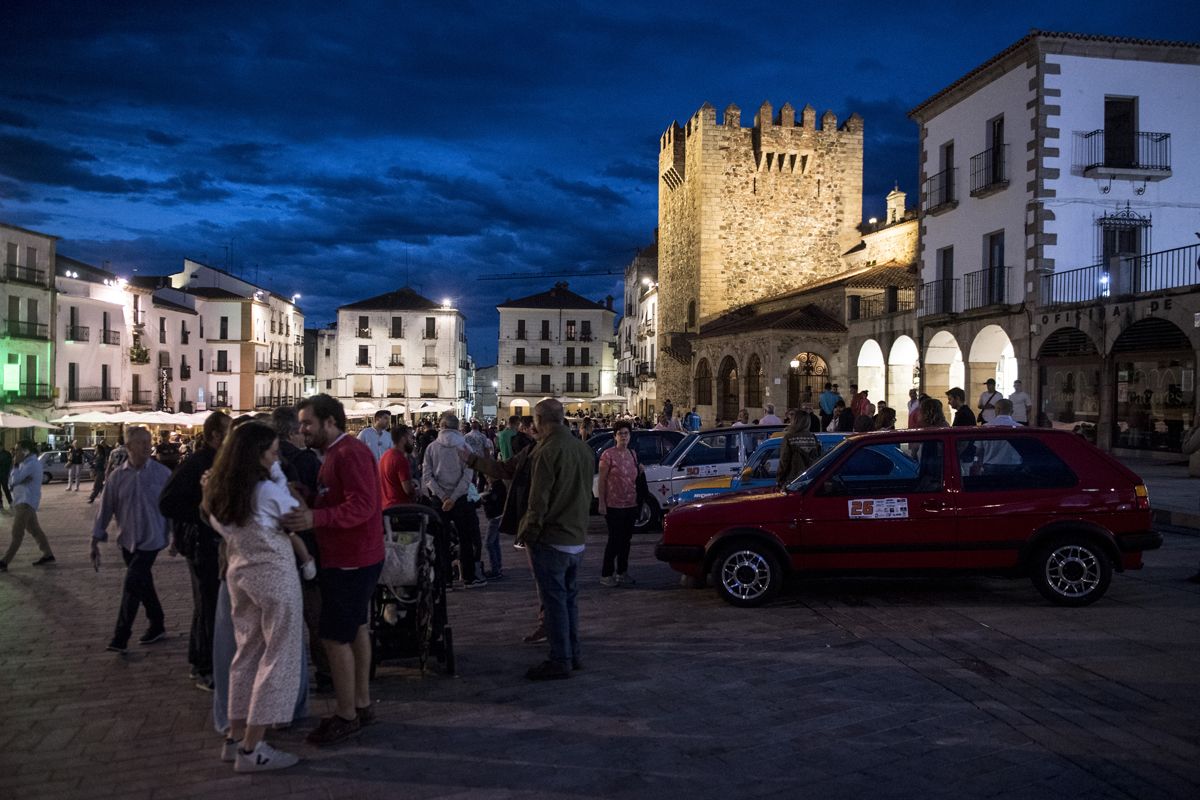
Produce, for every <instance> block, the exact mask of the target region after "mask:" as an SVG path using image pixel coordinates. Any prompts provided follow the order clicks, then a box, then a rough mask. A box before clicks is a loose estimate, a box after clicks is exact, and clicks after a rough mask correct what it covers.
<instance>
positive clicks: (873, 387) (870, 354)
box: [858, 339, 887, 403]
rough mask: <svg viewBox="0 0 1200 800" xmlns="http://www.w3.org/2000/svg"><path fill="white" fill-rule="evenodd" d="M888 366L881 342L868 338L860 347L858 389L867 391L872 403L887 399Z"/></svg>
mask: <svg viewBox="0 0 1200 800" xmlns="http://www.w3.org/2000/svg"><path fill="white" fill-rule="evenodd" d="M885 372H886V366H885V364H884V361H883V349H882V348H881V347H880V346H879V342H877V341H875V340H874V339H867V340H866V341H865V342H863V343H862V347H860V348H859V349H858V390H859V391H860V392H862V391H865V392H866V393H867V397H868V398H870V400H871V402H872V403H875V402H878V401H879V400H886V399H887V385H886V381H885Z"/></svg>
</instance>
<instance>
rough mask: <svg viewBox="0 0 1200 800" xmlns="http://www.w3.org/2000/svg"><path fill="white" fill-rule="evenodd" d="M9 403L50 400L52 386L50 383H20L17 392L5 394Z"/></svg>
mask: <svg viewBox="0 0 1200 800" xmlns="http://www.w3.org/2000/svg"><path fill="white" fill-rule="evenodd" d="M3 394H4V396H5V397H6V398H7V399H8V401H9V402H12V401H16V400H49V399H50V384H48V383H18V384H17V388H16V390H15V391H13V390H11V389H10V390H7V391H5V392H3Z"/></svg>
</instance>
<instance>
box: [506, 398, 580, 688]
mask: <svg viewBox="0 0 1200 800" xmlns="http://www.w3.org/2000/svg"><path fill="white" fill-rule="evenodd" d="M533 416H534V428H535V431H536V435H537V439H538V443H537V445H536V446H535V447H534V449H533V453H532V454H531V455H530V460H531V461H532V466H531V468H530V486H529V506H528V507H527V509H526V510H525V515H524V516H523V517H522V518H521V525H520V527H519V528H518V530H517V541H518V542H523V543H524V544H525V546H526V547H527V548H528V551H529V560H530V563H531V564H532V565H533V576H534V579H535V580H537V584H538V588H539V589H540V590H541V595H542V602H543V604H544V605H545V608H546V634H547V637H548V638H549V641H550V658H548V659H547V660H546V661H543V662H542V663H541V664H538V665H537V666H535V667H532V668H530V670H529V671H528V672H526V673H525V677H527V678H529V679H530V680H534V681H542V680H554V679H557V678H568V677H570V675H571V670H572V669H579V668H580V667H581V662H580V656H579V610H578V607H577V603H576V601H577V600H578V597H579V586H578V583H577V577H578V573H579V564H580V562H581V561H582V560H583V547H584V540H585V537H586V536H587V527H588V509H589V507H590V505H591V501H592V474H593V472H594V471H595V458H594V456H593V455H592V451H591V449H590V448H589V447H588V446H587V445H586V444H584V443H583V442H581V441H580V440H579V439H577V438H575V437H574V436H572V435H571V431H570V429H569V428H567V427H566V425H564V424H563V422H564V418H565V415H564V414H563V407H562V403H560V402H558V401H557V400H543V401H542V402H540V403H538V404H537V405H536V406H535V407H534V409H533Z"/></svg>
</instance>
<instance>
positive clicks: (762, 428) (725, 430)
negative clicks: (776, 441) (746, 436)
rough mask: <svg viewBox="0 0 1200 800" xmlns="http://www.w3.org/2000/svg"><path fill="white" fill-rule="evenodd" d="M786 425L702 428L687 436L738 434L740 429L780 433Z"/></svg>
mask: <svg viewBox="0 0 1200 800" xmlns="http://www.w3.org/2000/svg"><path fill="white" fill-rule="evenodd" d="M786 427H787V425H738V426H736V427H734V426H733V425H722V426H721V427H719V428H703V429H701V430H698V431H692V432H691V433H690V434H688V435H689V436H703V435H704V434H706V433H740V432H741V431H742V429H746V430H747V431H751V432H753V431H782V430H783V429H784V428H786Z"/></svg>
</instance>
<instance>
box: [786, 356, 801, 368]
mask: <svg viewBox="0 0 1200 800" xmlns="http://www.w3.org/2000/svg"><path fill="white" fill-rule="evenodd" d="M788 366H789V367H791V368H792V369H800V362H799V361H797V360H796V359H794V358H793V359H792V360H791V361H789V362H788Z"/></svg>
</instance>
